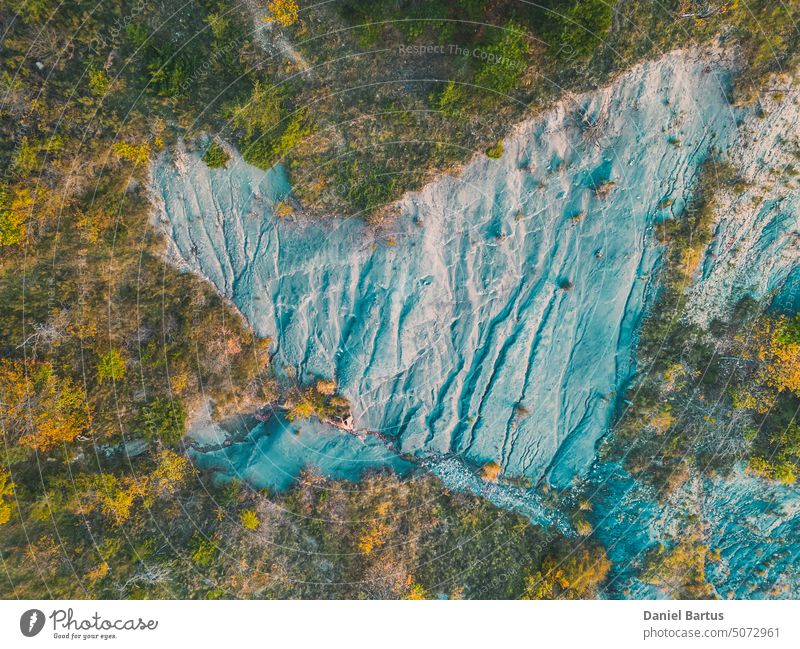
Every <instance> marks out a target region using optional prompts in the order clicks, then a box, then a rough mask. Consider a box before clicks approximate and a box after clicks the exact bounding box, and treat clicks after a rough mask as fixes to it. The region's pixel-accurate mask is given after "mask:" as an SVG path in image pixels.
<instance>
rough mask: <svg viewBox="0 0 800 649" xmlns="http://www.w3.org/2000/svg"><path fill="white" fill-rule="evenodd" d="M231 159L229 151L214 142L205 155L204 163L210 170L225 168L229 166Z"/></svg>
mask: <svg viewBox="0 0 800 649" xmlns="http://www.w3.org/2000/svg"><path fill="white" fill-rule="evenodd" d="M230 159H231V157H230V156H229V155H228V153H227V151H225V149H223V148H222V147H221V146H220V145H219V144H217V143H216V142H212V143H211V145H210V146H209V147H208V149H206V152H205V153H204V154H203V162H205V163H206V165H208V167H209V168H210V169H220V168H224V167H225V166H227V164H228V160H230Z"/></svg>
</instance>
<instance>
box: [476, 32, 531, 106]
mask: <svg viewBox="0 0 800 649" xmlns="http://www.w3.org/2000/svg"><path fill="white" fill-rule="evenodd" d="M484 53H485V55H486V59H485V60H484V61H483V63H482V65H481V69H480V70H478V73H477V74H476V75H475V83H477V84H478V85H479V86H482V87H484V88H489V89H491V90H494V91H496V92H500V93H507V92H510V91H512V90H513V89H514V88H516V87H517V84H518V83H519V79H520V77H521V76H522V73H523V72H525V70H526V69H527V68H528V35H527V33H526V31H525V29H524V28H523V27H522V26H520V25H518V24H517V23H515V22H514V21H513V20H510V21H508V22H507V23H506V24H505V26H504V27H503V29H502V30H500V31H499V33H498V34H496V36H495V38H494V39H493V40H492V42H491V43H490V44H489V45H487V46H486V47H485V48H484Z"/></svg>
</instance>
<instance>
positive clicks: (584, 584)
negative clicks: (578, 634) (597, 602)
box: [523, 547, 611, 599]
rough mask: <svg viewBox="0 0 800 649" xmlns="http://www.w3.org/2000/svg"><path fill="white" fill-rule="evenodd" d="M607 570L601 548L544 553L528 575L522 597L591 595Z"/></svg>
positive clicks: (561, 597) (556, 597) (585, 597)
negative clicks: (556, 555) (536, 569)
mask: <svg viewBox="0 0 800 649" xmlns="http://www.w3.org/2000/svg"><path fill="white" fill-rule="evenodd" d="M609 570H611V562H610V561H609V560H608V557H607V556H606V553H605V552H604V551H603V550H602V549H601V548H597V549H592V548H585V547H584V548H581V549H579V550H574V551H572V552H570V553H569V554H567V556H566V557H562V558H557V557H553V556H548V557H545V558H544V560H543V561H542V564H541V566H540V567H539V570H538V571H536V572H535V573H533V574H531V575H530V576H529V577H528V583H527V586H526V588H525V595H524V596H523V599H594V598H595V597H597V591H598V589H599V587H600V585H601V584H602V583H603V581H605V579H606V577H607V576H608V572H609Z"/></svg>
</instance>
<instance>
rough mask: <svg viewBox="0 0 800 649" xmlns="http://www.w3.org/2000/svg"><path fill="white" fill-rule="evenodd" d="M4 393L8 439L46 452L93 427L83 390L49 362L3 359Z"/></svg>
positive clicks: (1, 410) (1, 411)
mask: <svg viewBox="0 0 800 649" xmlns="http://www.w3.org/2000/svg"><path fill="white" fill-rule="evenodd" d="M0 394H2V400H0V423H2V430H3V437H4V438H5V440H6V442H11V443H19V444H20V445H22V446H24V447H27V448H29V449H33V450H36V451H39V452H46V451H49V450H51V449H53V448H55V447H56V446H58V445H59V444H64V443H67V442H71V441H72V440H74V439H75V438H76V437H77V436H78V435H81V434H82V433H85V432H86V431H87V430H88V429H89V419H90V409H89V405H88V404H87V403H86V397H85V395H84V392H83V390H81V389H80V388H79V387H78V386H77V385H75V384H74V383H73V381H72V380H71V379H69V378H62V377H59V376H58V375H57V374H56V372H55V371H54V370H53V368H52V366H51V365H50V364H49V363H22V362H21V361H13V360H9V359H2V360H0Z"/></svg>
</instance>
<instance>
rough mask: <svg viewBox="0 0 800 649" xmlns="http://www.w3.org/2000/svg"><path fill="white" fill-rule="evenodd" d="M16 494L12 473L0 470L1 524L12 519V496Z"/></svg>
mask: <svg viewBox="0 0 800 649" xmlns="http://www.w3.org/2000/svg"><path fill="white" fill-rule="evenodd" d="M13 495H14V483H13V482H11V474H10V473H9V472H8V471H3V470H0V525H4V524H5V523H8V521H9V520H11V502H10V500H11V497H12V496H13Z"/></svg>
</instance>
